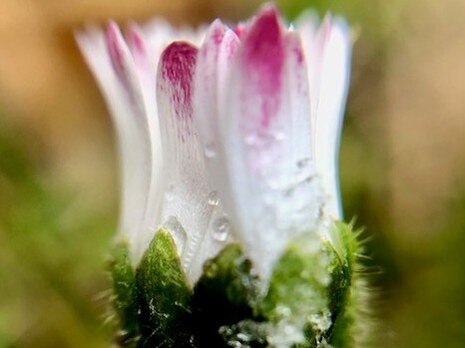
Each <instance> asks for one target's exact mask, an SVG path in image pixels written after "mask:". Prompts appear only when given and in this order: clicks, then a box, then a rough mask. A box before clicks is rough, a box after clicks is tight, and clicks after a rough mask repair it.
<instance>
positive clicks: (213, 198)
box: [208, 191, 220, 207]
mask: <svg viewBox="0 0 465 348" xmlns="http://www.w3.org/2000/svg"><path fill="white" fill-rule="evenodd" d="M219 202H220V201H219V199H218V192H216V191H212V192H210V193H209V194H208V205H210V206H212V207H216V206H217V205H218V204H219Z"/></svg>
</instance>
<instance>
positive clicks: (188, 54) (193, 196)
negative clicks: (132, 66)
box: [157, 42, 228, 284]
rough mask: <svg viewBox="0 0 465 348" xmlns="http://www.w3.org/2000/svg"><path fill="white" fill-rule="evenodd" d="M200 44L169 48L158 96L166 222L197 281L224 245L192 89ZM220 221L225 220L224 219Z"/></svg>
mask: <svg viewBox="0 0 465 348" xmlns="http://www.w3.org/2000/svg"><path fill="white" fill-rule="evenodd" d="M196 58H197V48H195V47H194V46H192V45H190V44H188V43H185V42H175V43H173V44H171V45H170V46H168V47H167V48H166V50H165V51H164V53H163V55H162V58H161V61H160V65H159V70H158V78H157V100H158V113H159V117H160V130H161V139H162V147H163V163H164V168H163V179H164V187H165V199H164V204H163V213H162V214H163V221H165V225H167V227H168V228H169V229H170V231H171V232H172V233H173V237H174V239H175V242H176V245H177V247H178V249H179V250H180V253H181V261H182V265H183V267H184V270H185V271H186V274H187V276H188V279H189V280H190V282H191V283H192V284H194V282H195V281H196V280H197V279H198V277H199V276H200V274H201V271H202V266H203V263H204V262H205V260H206V259H207V258H209V257H211V256H212V255H211V250H219V249H220V248H221V247H223V246H224V243H225V242H226V240H227V238H224V237H227V236H226V235H225V234H224V235H223V234H222V235H221V236H220V237H219V238H216V239H215V238H213V237H214V236H213V235H212V234H211V232H212V231H211V228H212V227H213V225H214V226H215V227H219V229H220V230H221V232H225V231H224V230H225V229H228V224H227V223H225V224H222V225H221V226H218V224H217V223H215V221H213V219H214V218H216V217H218V218H219V217H221V216H220V215H219V214H220V213H219V212H218V209H221V208H220V207H219V205H218V203H217V202H216V200H215V199H214V197H212V195H214V193H212V190H211V189H210V186H209V184H208V180H207V177H206V172H205V163H204V158H203V151H202V147H201V145H200V142H199V139H198V135H197V131H196V128H195V125H194V119H193V116H194V114H193V105H192V97H193V95H192V93H193V88H194V82H193V77H194V70H195V63H196ZM220 222H221V221H220Z"/></svg>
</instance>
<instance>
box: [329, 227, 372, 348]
mask: <svg viewBox="0 0 465 348" xmlns="http://www.w3.org/2000/svg"><path fill="white" fill-rule="evenodd" d="M334 232H335V235H336V236H337V237H338V238H339V241H340V243H339V244H336V247H335V248H334V249H333V250H334V253H335V255H337V256H338V257H337V258H334V259H333V262H332V265H331V268H330V269H331V277H332V282H331V284H330V287H329V294H330V298H331V301H330V307H331V311H332V316H333V318H332V319H333V322H334V324H333V327H332V330H331V340H330V343H331V345H332V346H334V347H338V348H339V347H340V348H358V347H362V346H365V345H366V344H367V341H368V340H369V338H370V337H369V334H370V332H371V327H372V325H371V324H370V319H371V318H370V315H369V310H368V307H369V301H370V300H369V299H370V297H371V296H370V293H369V290H368V287H367V284H366V281H367V280H366V279H365V277H363V275H362V274H361V272H360V271H361V269H362V268H363V267H362V265H361V264H360V261H359V258H360V256H362V255H363V247H362V244H361V242H360V241H359V236H360V233H361V231H354V228H353V224H352V223H351V224H346V223H343V222H337V223H336V224H335V225H334Z"/></svg>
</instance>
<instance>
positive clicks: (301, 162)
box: [296, 158, 310, 169]
mask: <svg viewBox="0 0 465 348" xmlns="http://www.w3.org/2000/svg"><path fill="white" fill-rule="evenodd" d="M296 164H297V168H299V169H304V168H305V167H308V166H309V165H310V158H302V159H301V160H299V161H297V163H296Z"/></svg>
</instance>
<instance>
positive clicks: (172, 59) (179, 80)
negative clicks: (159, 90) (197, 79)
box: [160, 41, 198, 118]
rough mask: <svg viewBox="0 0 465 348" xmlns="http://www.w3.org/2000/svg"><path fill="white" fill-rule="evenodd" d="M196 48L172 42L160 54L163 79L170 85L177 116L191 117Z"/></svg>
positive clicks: (183, 43)
mask: <svg viewBox="0 0 465 348" xmlns="http://www.w3.org/2000/svg"><path fill="white" fill-rule="evenodd" d="M197 51H198V49H197V48H196V47H195V46H193V45H191V44H189V43H187V42H181V41H179V42H173V43H172V44H171V45H169V46H168V47H167V48H166V49H165V50H164V51H163V54H162V56H161V61H160V64H161V65H160V66H161V74H162V77H163V79H164V80H165V81H166V82H168V83H169V84H170V85H171V91H168V93H170V98H171V102H172V103H173V107H174V110H175V114H176V116H177V117H179V118H183V117H192V92H193V91H192V89H193V77H194V71H195V64H196V61H197Z"/></svg>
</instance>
